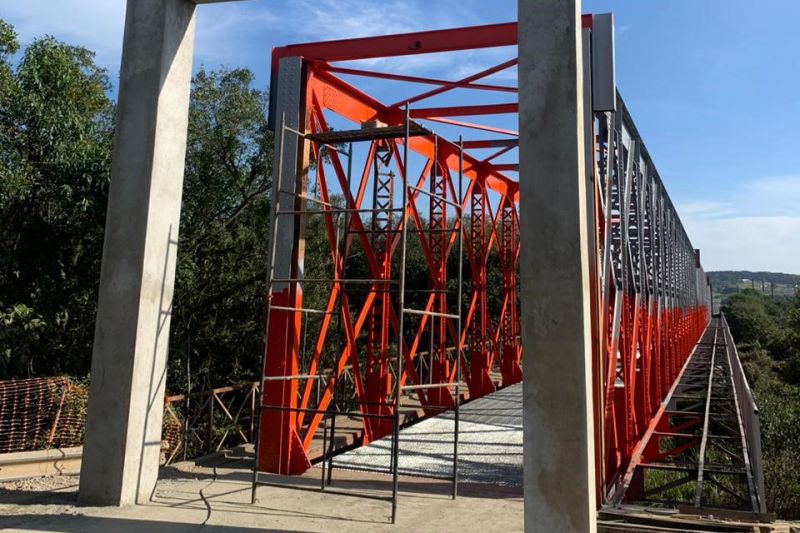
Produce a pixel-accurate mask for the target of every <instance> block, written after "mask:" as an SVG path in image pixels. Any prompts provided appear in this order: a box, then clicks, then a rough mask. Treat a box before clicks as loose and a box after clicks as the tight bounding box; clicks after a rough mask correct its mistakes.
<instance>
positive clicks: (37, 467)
mask: <svg viewBox="0 0 800 533" xmlns="http://www.w3.org/2000/svg"><path fill="white" fill-rule="evenodd" d="M82 452H83V448H82V447H81V446H76V447H74V448H53V449H51V450H34V451H29V452H13V453H3V454H0V482H3V481H9V480H12V479H21V478H29V477H34V476H50V475H58V474H73V473H77V472H79V471H80V469H81V453H82Z"/></svg>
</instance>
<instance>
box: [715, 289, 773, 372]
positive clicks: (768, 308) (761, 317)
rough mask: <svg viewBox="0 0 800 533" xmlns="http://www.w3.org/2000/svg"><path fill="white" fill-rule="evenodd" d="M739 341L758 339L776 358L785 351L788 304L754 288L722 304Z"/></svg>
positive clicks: (733, 332) (756, 340) (754, 341)
mask: <svg viewBox="0 0 800 533" xmlns="http://www.w3.org/2000/svg"><path fill="white" fill-rule="evenodd" d="M722 310H723V312H724V313H725V316H726V317H727V318H728V323H729V324H730V327H731V333H732V334H733V337H734V338H735V339H736V341H737V342H740V343H746V344H752V343H758V344H759V345H760V346H763V347H765V348H767V349H768V350H769V351H770V353H771V354H772V355H773V356H775V357H776V358H784V357H785V355H786V349H787V343H788V335H789V332H788V330H787V328H786V320H787V311H788V306H787V305H786V304H783V303H776V302H774V301H772V300H771V299H770V298H769V296H766V295H764V294H762V293H760V292H758V291H755V290H752V289H745V290H744V291H742V292H740V293H738V294H734V295H732V296H731V297H730V298H728V300H727V301H726V302H725V304H724V305H723V307H722Z"/></svg>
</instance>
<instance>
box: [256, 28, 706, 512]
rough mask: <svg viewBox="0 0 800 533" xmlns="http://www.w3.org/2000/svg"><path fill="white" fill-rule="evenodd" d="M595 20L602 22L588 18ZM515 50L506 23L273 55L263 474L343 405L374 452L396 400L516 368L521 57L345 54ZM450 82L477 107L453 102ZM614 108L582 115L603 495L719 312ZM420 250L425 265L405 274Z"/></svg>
mask: <svg viewBox="0 0 800 533" xmlns="http://www.w3.org/2000/svg"><path fill="white" fill-rule="evenodd" d="M583 23H584V32H591V31H592V23H593V17H592V16H584V19H583ZM514 45H516V23H509V24H495V25H490V26H479V27H472V28H456V29H452V30H443V31H433V32H420V33H415V34H403V35H394V36H391V35H389V36H381V37H370V38H364V39H351V40H342V41H332V42H323V43H309V44H302V45H291V46H287V47H283V48H278V49H275V50H274V51H273V64H272V67H273V72H272V76H273V78H272V82H273V83H272V89H271V93H270V94H271V98H272V100H273V101H272V102H271V120H272V121H273V122H275V123H276V124H275V126H276V142H278V143H279V144H280V146H279V147H278V149H277V151H276V154H277V156H276V158H275V163H276V180H275V189H276V190H277V191H279V192H278V193H276V201H275V202H274V205H273V209H274V212H273V225H272V233H271V235H272V237H273V243H275V244H274V245H273V248H272V253H271V257H272V260H271V261H272V263H271V265H270V277H269V279H268V282H269V293H268V302H269V306H268V318H267V335H266V349H265V359H264V385H265V386H264V389H263V390H264V393H263V397H262V401H261V409H262V410H261V414H260V415H259V424H260V430H259V439H260V440H259V443H258V446H257V458H258V459H257V470H258V471H263V472H274V473H280V474H298V473H301V472H303V471H304V470H306V469H307V468H308V467H309V466H310V462H311V457H312V456H313V454H312V453H311V448H312V445H313V443H314V439H315V438H318V437H320V428H322V433H323V435H322V437H324V439H327V438H328V422H329V421H330V425H331V426H332V427H331V429H332V430H333V428H334V427H335V424H336V423H337V422H336V421H337V420H338V419H339V418H338V417H337V415H341V414H342V413H347V414H348V415H351V416H357V418H358V419H359V420H360V421H361V422H360V423H361V436H360V442H361V443H367V442H370V441H371V440H374V439H376V438H379V437H382V436H385V435H387V434H392V435H394V436H395V437H397V436H398V431H399V425H400V422H401V419H400V411H401V410H402V409H412V408H416V407H419V409H420V410H421V411H423V412H424V414H426V415H432V414H437V413H440V412H441V411H442V410H443V409H447V408H450V407H453V406H455V407H456V408H457V406H458V405H459V403H460V401H461V399H462V392H460V391H459V387H460V386H461V384H462V378H463V385H464V387H465V388H466V389H467V390H468V394H469V397H470V398H475V397H479V396H482V395H484V394H487V393H489V392H492V391H494V390H495V389H496V388H497V387H504V386H507V385H510V384H512V383H515V382H518V381H520V380H521V379H522V367H521V353H522V346H521V344H520V324H519V294H518V293H519V291H518V286H517V285H518V284H517V269H518V268H519V265H518V258H519V239H520V219H519V185H518V182H517V179H516V177H515V176H516V172H517V171H518V164H517V162H516V161H517V158H516V154H517V151H518V134H517V132H516V131H514V130H513V129H511V128H510V127H509V125H508V124H507V122H508V120H507V119H508V117H509V116H511V118H512V120H513V119H514V118H515V115H516V113H517V103H516V94H517V87H516V86H513V85H505V84H502V83H497V82H495V81H493V78H492V77H493V76H496V75H498V74H499V73H504V72H507V71H508V70H509V69H512V68H514V67H515V66H516V64H517V59H516V57H514V54H516V48H513V49H509V50H507V51H508V53H510V54H511V57H509V58H508V59H506V60H503V61H501V62H497V63H495V64H494V65H493V66H490V67H488V68H484V69H483V70H480V71H478V72H476V73H474V74H472V75H469V76H464V77H462V78H461V79H458V80H454V81H451V80H445V79H440V78H428V77H421V76H412V75H409V74H406V73H402V74H401V73H393V72H387V71H373V70H368V69H365V68H360V66H359V65H357V66H352V65H347V64H346V65H342V64H339V63H338V62H340V61H354V60H359V59H372V58H379V57H396V56H404V55H414V54H426V53H433V52H437V53H440V52H457V51H460V50H472V51H475V50H482V49H485V48H497V47H513V46H514ZM501 51H502V50H501ZM493 57H494V58H495V61H497V54H495V55H494V56H493ZM589 63H591V62H589ZM357 67H359V68H357ZM587 68H588V67H587ZM587 79H589V80H591V72H589V77H588V78H587ZM346 80H347V81H346ZM376 80H377V81H379V82H381V83H395V84H401V85H403V86H405V87H406V92H408V90H409V89H408V87H412V88H413V87H416V86H418V85H420V84H422V85H427V86H429V87H430V86H432V87H433V88H429V89H425V90H423V91H422V92H413V91H412V92H411V94H410V95H409V94H406V96H404V97H403V98H402V99H392V97H387V98H384V99H385V100H387V101H388V102H389V103H385V102H383V101H381V99H379V98H378V97H377V96H374V95H372V94H371V93H369V92H368V91H367V90H366V89H362V88H359V87H358V86H357V85H356V83H360V82H361V81H363V82H364V83H367V82H369V83H375V82H376ZM455 91H461V92H462V93H464V92H466V93H469V94H472V95H480V96H481V97H482V98H483V100H481V101H479V102H476V103H471V102H470V103H461V104H458V105H450V106H446V105H445V106H443V105H441V102H442V101H443V99H446V98H447V97H448V96H449V95H451V94H454V92H455ZM429 99H435V100H436V105H429V104H428V101H429ZM616 99H617V101H616V110H615V111H592V110H590V109H588V108H587V113H589V114H588V115H587V123H588V124H589V127H590V132H591V133H590V134H589V135H587V136H586V139H587V143H588V144H587V153H590V154H591V156H590V157H589V159H588V161H589V164H590V167H591V168H590V169H589V178H590V179H589V180H588V181H587V187H588V189H587V198H588V199H589V206H588V207H589V211H590V213H591V215H590V217H589V221H588V222H589V225H590V228H589V231H590V234H591V235H594V239H593V240H592V249H591V250H590V256H591V258H592V260H591V261H590V263H591V283H590V288H591V302H592V306H591V312H592V335H593V337H592V338H593V358H594V391H593V395H594V396H593V397H594V404H595V406H596V409H595V428H596V432H597V435H596V438H595V442H596V443H597V454H596V456H597V461H596V464H597V474H598V475H597V480H598V486H597V498H598V503H601V502H606V501H609V499H610V497H611V495H613V494H615V493H616V492H617V491H618V490H619V488H620V487H621V485H622V483H623V480H624V475H625V472H626V471H627V469H628V467H629V465H630V464H631V459H632V457H633V453H634V450H635V449H636V447H637V445H639V444H640V442H641V439H642V438H643V437H644V436H645V435H646V432H647V429H648V427H649V426H650V425H651V424H652V421H653V419H654V416H655V415H656V413H657V412H658V410H659V407H660V405H661V402H662V400H663V399H664V398H665V397H666V395H667V393H668V392H669V389H670V387H671V386H672V384H673V383H674V382H675V380H676V378H677V377H678V375H679V372H680V369H681V368H682V367H683V365H684V363H685V361H686V360H687V358H688V357H689V354H690V353H691V351H692V348H693V346H694V344H695V342H696V340H697V339H698V338H699V337H700V335H701V333H702V332H703V329H704V327H705V326H706V324H707V322H708V309H709V306H710V287H709V285H708V281H707V278H706V276H705V274H704V272H703V270H702V268H701V266H700V262H699V254H698V253H697V252H696V251H695V250H694V249H693V248H692V245H691V242H690V241H689V238H688V237H687V235H686V232H685V231H684V229H683V226H682V224H681V222H680V219H679V218H678V215H677V212H676V210H675V208H674V206H673V205H672V202H671V201H670V199H669V196H668V195H667V193H666V190H665V188H664V185H663V183H662V181H661V179H660V177H659V175H658V172H657V171H656V169H655V166H654V164H653V162H652V161H651V159H650V157H649V155H648V152H647V149H646V148H645V146H644V143H643V142H642V139H641V137H640V135H639V134H638V132H637V130H636V127H635V125H634V123H633V120H632V119H631V117H630V114H629V113H628V111H627V109H626V107H625V105H624V103H623V102H622V99H621V98H620V97H619V96H618V95H617V97H616ZM612 100H613V99H612ZM589 101H591V99H590V100H589ZM462 102H463V100H462ZM589 107H591V106H589ZM281 117H283V118H281ZM462 117H472V118H470V120H469V121H467V120H464V119H463V118H462ZM497 117H501V118H502V117H505V119H506V122H502V121H499V122H498V121H497V120H494V119H495V118H497ZM278 122H280V125H278V124H277V123H278ZM462 137H464V140H463V141H461V140H460V138H462ZM400 183H402V185H399V184H400ZM309 191H310V192H309ZM315 217H316V218H318V219H320V218H321V220H322V222H321V223H320V224H319V225H318V226H316V227H317V228H319V229H318V230H317V233H318V234H319V235H322V236H323V238H321V239H320V238H316V240H315V237H314V235H307V234H306V233H305V232H306V229H307V228H308V227H309V224H310V223H311V222H310V221H311V219H313V218H315ZM522 238H524V236H523V237H522ZM309 243H313V245H314V246H317V247H320V246H321V247H324V248H325V250H326V258H327V259H326V264H325V265H323V266H322V267H314V266H313V265H306V264H305V263H304V261H305V255H306V254H305V248H306V247H307V246H309V245H310V244H309ZM409 253H413V254H418V255H419V256H421V258H422V264H424V269H423V271H419V269H416V270H414V271H408V262H407V254H409ZM462 253H463V258H462ZM462 268H464V276H465V278H466V279H464V280H463V282H462ZM311 272H315V273H316V274H315V275H314V276H311V275H310V273H311ZM314 287H316V288H314ZM319 287H323V288H324V290H323V289H320V288H319ZM462 290H463V291H464V294H463V297H462V294H461V291H462ZM309 301H314V302H315V305H316V307H312V306H311V305H310V304H308V305H305V304H304V302H309ZM307 338H310V339H311V342H307V340H306V339H307ZM462 370H463V374H462ZM531 379H536V377H535V376H533V377H531ZM395 441H396V438H395ZM326 442H327V441H326ZM394 446H395V448H396V444H395V445H394ZM323 447H324V450H323V455H324V456H326V457H327V456H329V453H330V451H331V449H332V448H331V447H329V446H327V444H323ZM454 456H457V447H456V448H454ZM456 464H457V459H456V460H454V465H456ZM395 466H396V465H395ZM395 473H396V472H395ZM456 478H457V471H454V476H453V479H454V480H455V479H456ZM256 479H257V476H256ZM395 488H396V487H395Z"/></svg>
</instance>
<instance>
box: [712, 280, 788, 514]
mask: <svg viewBox="0 0 800 533" xmlns="http://www.w3.org/2000/svg"><path fill="white" fill-rule="evenodd" d="M723 311H724V312H725V314H726V316H727V318H728V322H729V323H730V326H731V330H732V334H733V336H734V339H736V341H737V343H738V345H739V353H740V356H741V359H742V365H743V367H744V370H745V373H746V374H747V378H748V381H749V383H750V386H751V388H752V390H753V394H754V396H755V400H756V404H757V405H758V408H759V413H760V416H759V418H760V422H761V442H762V449H763V458H764V481H765V485H766V492H767V508H768V510H769V511H771V512H775V513H777V514H778V516H780V517H783V518H798V517H800V448H798V446H797V443H798V442H800V295H798V296H796V297H795V301H794V302H793V303H792V304H791V305H789V304H784V303H776V302H774V301H772V300H771V299H770V298H769V297H767V296H765V295H762V294H760V293H759V292H757V291H753V290H745V291H742V292H741V293H739V294H735V295H733V296H731V297H730V298H729V299H728V301H727V303H726V304H725V305H724V306H723Z"/></svg>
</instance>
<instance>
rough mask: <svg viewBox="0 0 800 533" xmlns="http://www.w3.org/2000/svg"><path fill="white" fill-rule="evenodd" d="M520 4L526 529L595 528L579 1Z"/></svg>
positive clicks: (542, 0) (539, 0)
mask: <svg viewBox="0 0 800 533" xmlns="http://www.w3.org/2000/svg"><path fill="white" fill-rule="evenodd" d="M518 6H519V122H520V123H519V132H520V137H519V153H520V176H519V181H520V191H521V193H520V214H521V215H520V216H521V220H520V245H521V247H522V248H521V268H520V273H521V276H522V280H521V282H522V295H521V298H520V301H521V306H522V342H523V345H524V346H525V350H524V384H523V429H524V460H525V462H524V480H525V531H527V532H533V531H536V532H539V531H547V532H548V533H559V532H593V531H595V530H596V525H595V513H596V510H595V465H594V438H593V435H594V430H593V417H592V396H591V390H592V387H591V337H590V322H589V316H590V313H589V309H590V308H589V274H588V264H589V263H588V254H589V245H588V235H587V233H588V231H587V221H586V216H587V215H586V213H587V210H586V182H585V179H586V177H585V172H586V167H585V165H584V162H585V152H584V149H585V146H584V118H585V117H584V100H583V65H582V63H583V58H582V44H581V41H582V38H581V21H580V1H579V0H562V1H559V2H553V1H552V0H519V3H518Z"/></svg>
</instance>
